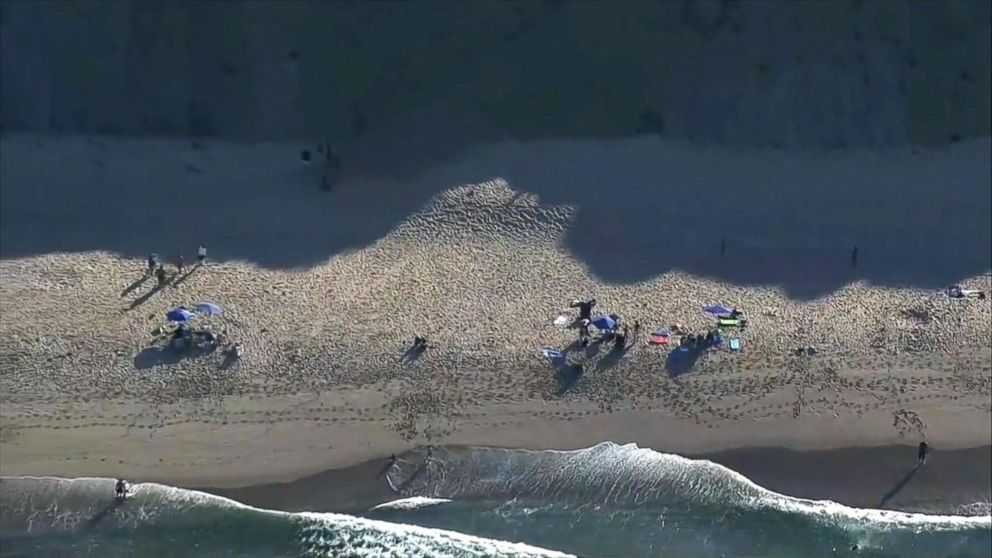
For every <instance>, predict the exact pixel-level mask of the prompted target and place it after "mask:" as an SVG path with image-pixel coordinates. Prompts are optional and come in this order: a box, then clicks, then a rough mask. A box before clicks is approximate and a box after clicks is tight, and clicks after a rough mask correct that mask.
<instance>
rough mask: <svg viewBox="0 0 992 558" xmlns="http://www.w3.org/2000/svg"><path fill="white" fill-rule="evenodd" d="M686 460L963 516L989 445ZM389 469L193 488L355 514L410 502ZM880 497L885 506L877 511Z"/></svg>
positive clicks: (983, 476) (983, 492)
mask: <svg viewBox="0 0 992 558" xmlns="http://www.w3.org/2000/svg"><path fill="white" fill-rule="evenodd" d="M453 449H456V450H459V451H466V450H468V451H471V449H472V448H469V447H465V446H455V447H453ZM503 449H508V450H515V449H516V448H503ZM419 451H420V450H412V451H411V452H408V453H407V454H401V455H399V456H398V457H400V458H401V459H402V458H404V457H406V456H410V457H409V458H410V459H417V458H420V456H419V455H418V452H419ZM529 451H534V450H529ZM537 451H540V450H537ZM411 454H412V455H411ZM684 457H687V458H689V459H694V460H707V461H712V462H714V463H717V464H719V465H722V466H724V467H727V468H728V469H731V470H732V471H735V472H737V473H739V474H741V475H744V476H745V477H747V478H748V480H750V481H751V482H754V483H755V484H757V485H759V486H762V487H763V488H766V489H768V490H771V491H773V492H777V493H779V494H783V495H785V496H791V497H794V498H802V499H809V500H831V501H833V502H836V503H839V504H843V505H846V506H850V507H855V508H866V509H887V510H894V511H907V512H911V513H926V514H930V515H961V514H960V513H955V510H960V508H962V507H963V506H967V505H970V504H974V503H976V502H986V503H987V502H990V501H992V477H990V473H989V471H990V470H992V446H990V445H986V446H982V447H974V448H967V449H959V450H934V451H933V452H932V453H931V455H930V458H929V459H928V460H927V463H926V464H925V465H923V466H922V467H920V468H919V470H918V471H916V472H913V469H914V465H915V459H916V448H915V447H912V446H880V447H862V448H838V449H832V450H817V451H796V450H792V449H788V448H781V447H749V448H739V449H734V450H727V451H720V452H712V453H703V454H695V455H692V454H689V455H684ZM388 463H389V459H388V458H379V459H373V460H369V461H366V462H363V463H360V464H358V465H354V466H351V467H345V468H341V469H331V470H328V471H323V472H321V473H317V474H315V475H310V476H307V477H304V478H301V479H297V480H295V481H291V482H288V483H266V484H259V485H254V486H246V487H242V488H233V489H231V488H227V489H225V488H215V487H195V488H194V489H195V490H200V491H203V492H209V493H212V494H216V495H219V496H224V497H227V498H231V499H234V500H237V501H239V502H241V503H244V504H248V505H251V506H255V507H261V508H266V509H278V510H282V511H289V512H302V511H313V512H334V513H348V514H353V515H354V514H358V515H360V514H363V513H365V512H368V511H369V510H370V509H371V508H372V507H374V506H376V505H379V504H382V503H385V502H390V501H393V500H399V499H401V498H407V497H410V496H412V495H400V494H399V493H396V492H394V491H393V490H391V488H390V487H389V486H388V485H387V483H386V481H385V480H384V479H383V478H381V476H380V473H381V472H382V471H383V470H384V469H385V468H386V467H388ZM521 473H523V472H521ZM910 473H911V474H910ZM890 493H891V494H890ZM886 496H888V498H887V499H886V500H887V501H886V505H885V506H884V507H880V506H879V504H880V502H881V501H882V499H885V498H886ZM441 497H443V495H441Z"/></svg>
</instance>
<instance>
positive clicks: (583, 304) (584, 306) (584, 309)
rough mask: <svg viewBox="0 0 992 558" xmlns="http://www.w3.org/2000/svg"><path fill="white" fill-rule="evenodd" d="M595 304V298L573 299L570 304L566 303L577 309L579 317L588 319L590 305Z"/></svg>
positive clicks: (590, 313)
mask: <svg viewBox="0 0 992 558" xmlns="http://www.w3.org/2000/svg"><path fill="white" fill-rule="evenodd" d="M593 306H596V299H595V298H593V299H590V300H573V301H572V303H571V304H569V305H568V307H569V308H578V309H579V319H580V320H588V319H590V318H592V307H593Z"/></svg>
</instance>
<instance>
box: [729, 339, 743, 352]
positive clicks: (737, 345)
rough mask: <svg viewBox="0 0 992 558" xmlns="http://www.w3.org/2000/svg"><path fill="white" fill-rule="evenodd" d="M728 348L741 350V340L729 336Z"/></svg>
mask: <svg viewBox="0 0 992 558" xmlns="http://www.w3.org/2000/svg"><path fill="white" fill-rule="evenodd" d="M730 350H731V351H739V350H741V340H740V339H738V338H736V337H731V338H730Z"/></svg>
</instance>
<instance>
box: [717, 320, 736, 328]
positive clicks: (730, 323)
mask: <svg viewBox="0 0 992 558" xmlns="http://www.w3.org/2000/svg"><path fill="white" fill-rule="evenodd" d="M717 324H719V325H720V326H721V327H737V326H739V325H741V321H740V320H739V319H737V318H720V320H719V321H717Z"/></svg>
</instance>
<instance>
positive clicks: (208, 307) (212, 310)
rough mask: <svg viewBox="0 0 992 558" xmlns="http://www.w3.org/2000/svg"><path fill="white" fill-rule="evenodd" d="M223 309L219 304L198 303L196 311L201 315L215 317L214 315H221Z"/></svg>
mask: <svg viewBox="0 0 992 558" xmlns="http://www.w3.org/2000/svg"><path fill="white" fill-rule="evenodd" d="M221 310H222V308H221V307H220V305H219V304H216V303H213V302H197V303H196V311H197V312H199V313H201V314H206V315H208V316H213V315H214V314H220V313H221Z"/></svg>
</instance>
